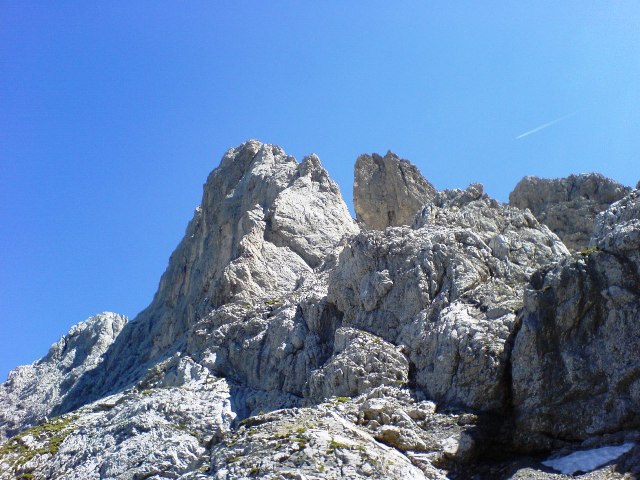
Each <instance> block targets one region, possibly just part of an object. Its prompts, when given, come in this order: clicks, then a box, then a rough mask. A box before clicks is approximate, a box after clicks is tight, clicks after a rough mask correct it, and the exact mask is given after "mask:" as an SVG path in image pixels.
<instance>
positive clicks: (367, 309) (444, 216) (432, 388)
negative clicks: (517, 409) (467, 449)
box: [329, 185, 568, 410]
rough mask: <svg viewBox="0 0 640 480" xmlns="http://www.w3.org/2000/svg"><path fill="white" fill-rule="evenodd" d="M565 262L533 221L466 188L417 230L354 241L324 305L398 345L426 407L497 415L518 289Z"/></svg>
mask: <svg viewBox="0 0 640 480" xmlns="http://www.w3.org/2000/svg"><path fill="white" fill-rule="evenodd" d="M566 255H568V251H567V249H566V247H565V246H564V245H563V244H562V242H560V240H559V239H558V237H556V236H555V235H554V234H553V233H552V232H550V231H549V229H548V228H547V227H545V226H544V225H541V224H539V223H538V221H537V220H536V219H535V218H534V217H533V215H531V214H530V213H527V212H523V211H521V210H518V209H516V208H512V207H508V206H504V205H500V204H499V203H498V202H496V201H495V200H491V199H490V198H489V197H487V196H486V195H484V194H483V191H482V188H481V186H479V185H472V186H471V187H469V188H468V189H467V190H466V191H460V190H458V191H450V192H443V193H441V194H438V195H437V196H436V197H435V198H434V200H433V202H432V204H430V205H429V206H427V207H425V208H424V210H423V211H422V212H421V214H420V215H419V216H418V219H417V221H416V224H415V225H414V228H409V227H398V228H388V229H386V230H385V231H383V232H382V231H375V230H370V231H364V232H361V233H360V234H359V235H357V236H356V237H355V238H354V239H353V240H352V241H351V242H350V243H349V245H348V246H347V247H346V248H345V249H344V250H343V251H342V253H341V254H340V260H339V262H338V266H337V267H336V268H335V269H334V270H332V271H331V273H330V279H329V300H330V301H331V302H333V303H335V305H336V306H337V307H338V309H339V310H340V311H342V312H344V320H343V322H344V324H345V325H348V326H350V327H353V328H358V329H361V330H365V331H367V332H370V333H372V334H374V335H377V336H379V337H381V338H383V339H384V340H386V341H387V342H390V343H392V344H394V345H402V346H403V351H404V353H405V355H406V356H407V357H408V358H409V360H410V362H411V364H412V368H413V372H414V379H413V380H414V381H415V383H416V385H418V386H419V387H420V388H421V389H422V390H423V391H424V392H425V393H426V394H427V395H428V396H430V397H431V398H432V399H434V400H436V401H437V402H443V403H445V404H455V405H463V406H466V407H471V408H476V409H480V410H499V409H501V408H503V407H504V406H505V401H506V398H507V393H508V388H509V387H508V385H507V383H506V382H505V373H506V371H505V369H506V367H507V357H508V352H507V351H506V350H505V344H506V342H507V341H508V339H509V337H510V335H511V333H512V332H513V329H514V324H515V318H516V313H517V311H518V310H519V309H520V308H521V307H522V295H523V291H524V284H525V283H526V281H527V280H528V278H529V276H530V275H531V274H532V273H533V272H535V271H536V270H537V269H538V268H540V267H542V266H543V265H545V264H547V263H549V262H552V261H556V260H559V259H561V258H563V257H564V256H566Z"/></svg>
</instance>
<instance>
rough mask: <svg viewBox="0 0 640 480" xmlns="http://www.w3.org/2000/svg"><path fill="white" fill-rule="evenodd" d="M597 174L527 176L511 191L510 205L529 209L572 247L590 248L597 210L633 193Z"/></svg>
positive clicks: (599, 210)
mask: <svg viewBox="0 0 640 480" xmlns="http://www.w3.org/2000/svg"><path fill="white" fill-rule="evenodd" d="M630 190H631V189H630V188H629V187H625V186H624V185H621V184H619V183H618V182H616V181H614V180H611V179H610V178H607V177H605V176H603V175H600V174H598V173H586V174H581V175H570V176H568V177H566V178H556V179H544V178H538V177H525V178H523V179H522V180H520V182H518V184H517V185H516V188H515V189H514V190H513V192H511V193H510V194H509V204H510V205H513V206H514V207H518V208H522V209H525V208H528V209H529V210H531V212H532V213H533V214H534V215H535V216H536V218H537V219H538V220H539V221H540V222H542V223H544V224H545V225H547V226H548V227H549V228H550V229H551V230H552V231H553V232H554V233H556V234H557V235H558V236H559V237H560V238H561V239H562V241H563V242H564V243H565V245H567V247H569V249H570V250H573V251H579V250H583V249H585V248H587V246H588V245H589V240H590V238H591V230H592V229H593V222H594V220H595V217H596V215H598V213H600V212H602V211H604V210H605V209H606V208H607V207H609V205H611V204H612V203H613V202H616V201H618V200H620V199H621V198H622V197H624V196H625V195H626V194H628V193H629V192H630Z"/></svg>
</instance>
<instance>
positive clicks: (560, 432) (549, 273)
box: [512, 191, 640, 448]
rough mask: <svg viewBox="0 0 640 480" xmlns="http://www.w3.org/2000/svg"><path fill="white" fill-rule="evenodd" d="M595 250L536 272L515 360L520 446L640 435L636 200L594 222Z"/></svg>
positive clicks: (639, 222) (639, 196)
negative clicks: (639, 431)
mask: <svg viewBox="0 0 640 480" xmlns="http://www.w3.org/2000/svg"><path fill="white" fill-rule="evenodd" d="M591 243H592V248H591V249H590V250H589V251H585V252H583V253H582V254H578V255H575V256H574V257H572V258H568V259H565V260H564V261H562V262H560V263H559V264H558V265H555V266H550V267H546V268H544V269H542V270H541V271H539V272H538V273H537V274H536V275H534V276H533V278H532V281H531V284H530V286H529V287H528V288H527V292H526V295H525V303H524V310H523V312H522V318H521V320H522V327H521V328H520V331H519V332H518V334H517V337H516V340H515V345H514V349H513V354H512V365H513V367H512V377H513V404H514V407H515V412H516V415H517V425H518V430H519V432H520V434H519V439H518V440H519V442H520V443H521V444H523V445H524V446H527V447H530V448H548V447H549V446H550V445H553V444H554V442H558V441H561V440H565V441H576V440H581V439H585V438H587V437H589V436H592V435H598V434H603V433H608V432H614V431H617V430H621V429H628V428H634V427H638V426H640V357H639V356H638V348H639V347H640V343H639V339H640V322H639V321H638V320H639V319H640V193H639V192H638V191H634V192H632V193H631V194H629V195H628V196H627V197H625V198H624V199H623V200H621V201H619V202H616V203H614V204H613V205H611V207H609V209H607V210H606V211H605V212H603V213H602V214H600V215H599V216H598V217H597V219H596V225H595V228H594V236H593V238H592V240H591Z"/></svg>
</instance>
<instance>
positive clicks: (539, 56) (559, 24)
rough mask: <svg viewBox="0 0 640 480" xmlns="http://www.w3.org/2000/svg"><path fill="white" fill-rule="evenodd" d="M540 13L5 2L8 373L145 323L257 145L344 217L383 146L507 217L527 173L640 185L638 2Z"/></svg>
mask: <svg viewBox="0 0 640 480" xmlns="http://www.w3.org/2000/svg"><path fill="white" fill-rule="evenodd" d="M528 3H529V4H528V5H527V4H526V2H497V1H496V2H456V6H452V2H445V1H442V2H423V1H414V2H382V1H380V2H339V1H323V2H294V1H289V2H285V1H277V2H263V1H254V2H239V1H206V2H204V1H202V2H198V1H193V2H162V1H147V2H136V1H132V2H77V1H73V2H66V1H56V2H50V1H47V2H44V1H43V2H30V1H25V0H14V1H2V2H0V187H1V188H0V234H1V236H0V248H1V250H0V315H1V320H0V377H2V379H4V378H5V376H6V374H7V372H8V371H9V370H10V369H11V368H13V367H14V366H17V365H18V364H24V363H29V362H31V361H34V360H36V359H37V358H40V357H41V356H42V355H44V354H45V353H46V351H47V349H48V347H49V345H50V344H51V343H53V342H54V341H56V340H57V339H58V338H59V337H60V336H61V335H62V334H64V333H65V332H66V331H67V330H68V329H69V327H70V326H71V325H73V324H75V323H77V322H78V321H80V320H83V319H85V318H86V317H88V316H90V315H92V314H95V313H98V312H101V311H104V310H111V311H116V312H120V313H124V314H126V315H129V316H130V317H133V316H135V315H136V313H138V312H139V311H140V310H141V309H143V308H144V307H145V306H146V305H147V304H148V303H149V302H150V301H151V298H152V296H153V293H154V291H155V289H156V287H157V284H158V281H159V278H160V275H161V273H162V272H163V271H164V269H165V267H166V264H167V261H168V258H169V255H170V253H171V251H172V250H173V248H174V247H175V246H176V245H177V244H178V242H179V240H180V238H181V237H182V235H183V232H184V229H185V227H186V224H187V222H188V220H189V219H190V218H191V216H192V212H193V209H194V207H195V206H196V205H197V204H198V203H199V201H200V196H201V186H202V184H203V182H204V181H205V179H206V177H207V174H208V173H209V171H210V170H212V169H213V168H214V167H216V166H217V164H218V162H219V159H220V157H221V156H222V155H223V153H224V151H225V150H226V149H227V148H229V147H232V146H236V145H238V144H239V143H241V142H243V141H244V140H246V139H249V138H257V139H260V140H262V141H265V142H269V143H275V144H278V145H281V146H282V147H283V148H284V149H285V150H286V151H287V152H288V153H290V154H293V155H295V156H296V157H298V159H301V158H302V156H304V155H306V154H308V153H311V152H315V153H317V154H318V155H319V156H320V158H321V160H322V162H323V164H324V165H325V167H326V168H327V169H328V170H329V172H330V173H331V175H332V176H333V178H334V179H336V180H337V181H338V182H339V184H340V186H341V188H342V192H343V195H344V196H345V198H346V200H347V201H348V202H349V203H351V186H352V178H353V173H352V172H353V163H354V161H355V158H356V157H357V156H358V155H359V154H360V153H364V152H381V153H384V152H386V151H387V150H388V149H391V150H393V151H394V152H396V153H397V154H399V155H400V156H402V157H404V158H408V159H409V160H411V161H412V162H414V163H415V164H416V165H418V167H419V168H420V170H421V171H422V172H423V174H424V175H425V176H426V177H427V178H428V179H429V180H431V181H432V183H434V184H435V185H436V187H438V188H452V187H466V186H467V185H468V184H469V183H471V182H474V181H480V182H482V183H484V185H485V189H486V190H487V192H488V193H489V194H490V195H492V196H494V197H496V198H498V199H499V200H502V201H506V200H507V198H508V194H509V192H510V191H511V190H512V188H513V187H514V186H515V184H516V183H517V181H518V180H519V179H520V178H521V177H523V176H524V175H531V174H533V175H538V176H544V177H558V176H566V175H568V174H570V173H580V172H587V171H599V172H602V173H604V174H605V175H608V176H611V177H613V178H615V179H616V180H618V181H620V182H622V183H625V184H627V185H635V184H636V182H637V181H638V180H640V155H639V154H640V108H639V106H640V4H639V3H638V2H637V1H616V2H596V1H591V2H584V1H580V2H578V1H563V2H557V1H538V0H536V1H532V2H528ZM571 114H573V115H571ZM567 115H571V116H569V117H567V118H564V119H563V120H561V121H559V122H557V123H555V124H553V125H551V126H549V127H548V128H545V129H542V130H539V131H537V132H534V133H532V134H530V135H527V136H525V137H522V138H519V139H518V138H516V137H518V136H520V135H522V134H523V133H525V132H528V131H530V130H532V129H535V128H536V127H538V126H540V125H543V124H545V123H548V122H551V121H553V120H555V119H558V118H561V117H564V116H567ZM0 381H2V380H0Z"/></svg>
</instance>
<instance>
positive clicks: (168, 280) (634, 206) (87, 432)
mask: <svg viewBox="0 0 640 480" xmlns="http://www.w3.org/2000/svg"><path fill="white" fill-rule="evenodd" d="M533 184H535V185H538V187H536V188H533V187H531V188H530V189H533V190H536V195H538V194H539V193H540V191H544V189H545V188H547V187H546V185H551V186H552V187H553V188H552V189H555V190H558V191H559V192H560V193H558V195H557V198H556V197H554V196H551V195H549V198H545V197H544V196H543V198H541V199H540V198H539V197H535V198H533V197H532V195H533V193H531V192H530V191H529V190H527V189H528V188H529V187H526V186H527V185H529V186H531V185H533ZM525 187H526V188H525ZM549 188H551V187H549ZM555 190H554V191H555ZM527 192H529V193H527ZM568 192H569V193H568ZM571 192H573V193H571ZM575 192H578V193H575ZM512 195H513V197H514V198H513V200H512V202H511V203H512V205H504V204H501V203H500V202H497V201H495V200H493V199H491V198H490V197H489V196H488V195H486V194H485V193H484V191H483V189H482V186H481V185H479V184H472V185H470V186H469V187H468V188H466V189H465V190H447V191H443V192H437V191H436V190H435V188H433V186H431V184H430V183H429V182H428V181H427V180H426V179H424V178H423V177H422V175H421V174H420V173H419V172H418V170H417V169H416V168H415V167H414V166H412V165H411V164H410V163H409V162H408V161H406V160H401V159H400V158H398V157H397V156H395V155H394V154H392V153H388V154H387V155H385V156H384V157H382V156H380V155H375V154H374V155H371V156H369V155H363V156H361V157H359V158H358V159H357V161H356V181H355V185H354V202H355V203H356V213H357V216H358V223H356V222H355V221H354V220H353V219H352V218H351V216H350V215H349V213H348V210H347V207H346V205H345V204H344V201H343V200H342V197H341V195H340V191H339V188H338V186H337V185H336V183H335V182H333V180H331V179H330V177H329V175H328V174H327V172H326V171H325V170H324V168H323V167H322V165H321V163H320V160H319V158H318V157H317V156H316V155H309V156H308V157H305V158H304V159H303V161H302V162H301V163H298V162H297V161H296V159H295V158H293V157H291V156H288V155H286V153H285V152H284V150H282V149H281V148H280V147H277V146H274V145H268V144H263V143H261V142H259V141H257V140H249V141H247V142H245V143H243V144H242V145H240V146H238V147H236V148H232V149H230V150H228V151H227V152H226V153H225V155H224V156H223V158H222V160H221V162H220V165H219V166H218V168H216V169H215V170H214V171H213V172H211V174H210V175H209V177H208V179H207V181H206V183H205V185H204V189H203V197H202V203H201V205H199V206H198V208H197V209H196V211H195V213H194V217H193V219H192V220H191V222H190V223H189V225H188V227H187V230H186V233H185V236H184V238H183V240H182V241H181V242H180V244H179V245H178V247H177V248H176V250H175V251H174V252H173V254H172V255H171V258H170V260H169V265H168V267H167V270H166V272H165V273H164V274H163V276H162V279H161V281H160V285H159V288H158V291H157V293H156V294H155V296H154V299H153V301H152V302H151V304H150V305H149V307H147V309H145V310H144V311H143V312H142V313H140V315H138V317H137V318H135V319H134V320H133V321H131V322H127V321H126V319H125V318H124V317H121V316H119V315H116V314H111V313H105V314H101V315H98V316H96V317H92V318H91V319H89V320H88V321H86V322H83V323H81V324H79V325H78V326H76V327H74V328H72V329H71V331H70V332H69V334H68V335H66V336H65V337H63V339H61V340H60V341H59V342H57V343H56V344H54V346H52V348H51V351H50V352H49V354H48V355H47V356H46V357H44V358H43V359H42V360H40V361H38V362H36V363H34V364H33V365H31V366H26V367H19V368H17V369H16V370H14V371H13V372H12V373H11V374H10V376H9V380H8V381H7V382H6V383H5V384H3V385H2V386H1V387H0V442H2V443H0V479H13V478H33V479H36V480H40V479H49V478H60V479H69V480H71V479H77V478H83V479H102V478H115V479H134V478H150V479H163V478H174V479H175V478H178V479H182V480H197V479H200V480H204V479H215V480H224V479H228V480H232V479H240V478H265V479H280V478H309V479H310V478H315V479H329V478H349V479H364V478H385V479H392V480H393V479H423V478H429V479H444V478H451V479H455V478H479V479H483V478H487V479H489V478H491V479H493V478H504V479H506V478H520V479H522V478H537V479H542V478H549V479H551V478H558V477H557V476H555V474H553V473H550V472H549V469H548V468H546V467H544V466H543V465H542V464H540V463H538V460H539V459H532V458H531V457H528V455H530V454H531V453H532V452H536V453H540V452H543V453H544V452H550V451H552V450H554V449H555V450H554V451H555V454H556V455H562V454H566V453H569V452H571V451H572V450H584V449H587V448H594V447H601V446H602V447H607V448H605V450H606V451H608V452H611V451H616V452H622V453H618V454H616V457H612V458H610V459H609V460H605V463H606V461H614V463H612V464H611V465H609V466H600V464H599V465H597V466H598V467H599V469H597V470H596V471H594V472H592V473H590V474H589V475H590V476H589V477H588V478H590V479H603V478H622V477H621V476H622V475H623V473H625V472H627V473H628V472H634V471H636V470H638V468H640V447H637V444H638V443H639V442H640V388H638V385H637V384H638V381H637V379H638V378H640V360H639V359H638V356H637V355H636V354H635V352H637V348H638V338H640V332H638V327H637V325H638V322H637V319H638V315H639V314H640V313H639V312H640V280H638V276H639V275H640V263H639V262H640V256H639V255H638V251H640V244H639V243H638V242H639V239H640V220H639V214H640V213H639V212H640V208H639V207H638V191H634V192H629V190H628V189H626V187H621V186H617V184H614V183H613V182H612V181H610V180H608V179H606V178H604V177H601V176H597V175H595V176H594V175H589V176H576V177H575V178H571V177H570V178H569V179H560V180H553V181H543V180H539V179H531V178H528V179H524V180H523V181H522V182H521V183H520V184H519V185H518V186H517V187H516V190H515V191H514V194H512ZM621 195H623V198H622V199H620V200H618V201H616V202H615V203H613V204H612V205H609V204H608V203H611V202H613V201H614V200H616V199H617V198H618V197H619V196H621ZM587 197H588V198H587ZM551 199H554V200H553V201H552V200H551ZM518 202H525V203H526V202H529V204H530V207H529V204H527V205H525V207H527V208H524V209H521V208H518V206H516V205H515V204H516V203H518ZM567 202H569V203H567ZM594 202H595V203H594ZM558 205H560V206H561V210H562V212H565V213H566V212H569V211H570V212H573V213H571V215H574V214H575V212H578V213H579V214H583V213H584V212H590V213H589V215H592V216H591V217H589V219H588V222H591V224H593V225H594V227H593V232H592V233H591V234H590V239H589V241H588V242H587V244H589V245H591V248H590V249H587V250H584V251H582V252H580V253H574V254H571V253H570V251H569V249H567V247H566V246H565V244H563V242H562V241H561V238H563V239H564V238H578V237H579V236H580V235H583V231H584V228H585V225H586V223H588V222H587V221H586V220H585V221H583V222H577V221H575V222H572V221H567V222H564V224H563V228H564V230H561V231H560V230H558V231H557V232H556V233H558V235H561V238H559V237H558V236H557V235H556V233H554V232H553V231H552V230H553V228H554V227H552V225H545V223H544V219H547V218H552V217H553V215H550V214H549V213H548V212H552V211H556V210H554V209H557V208H559V207H558ZM600 210H603V211H602V212H601V213H598V215H597V216H596V213H597V212H598V211H600ZM532 212H533V213H532ZM540 212H542V213H540ZM545 212H546V213H545ZM565 213H563V215H564V214H565ZM545 215H546V217H545ZM567 215H569V214H567ZM571 215H569V217H570V218H573V217H571ZM536 216H537V218H536ZM554 218H555V217H554ZM594 218H595V220H594ZM551 223H552V224H553V222H551ZM360 227H362V230H360ZM580 238H582V237H580ZM580 241H581V242H582V241H583V240H580ZM58 414H60V415H61V417H59V418H53V416H54V415H58ZM7 437H11V438H8V439H7ZM5 439H6V440H5ZM3 440H4V441H3ZM614 446H615V448H613V447H614ZM623 446H624V448H622V447H623ZM620 455H622V456H621V457H620V458H618V459H617V460H616V458H617V456H620ZM536 458H537V457H536ZM589 468H590V469H593V468H595V467H589ZM578 469H579V468H578ZM634 469H635V470H634Z"/></svg>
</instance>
